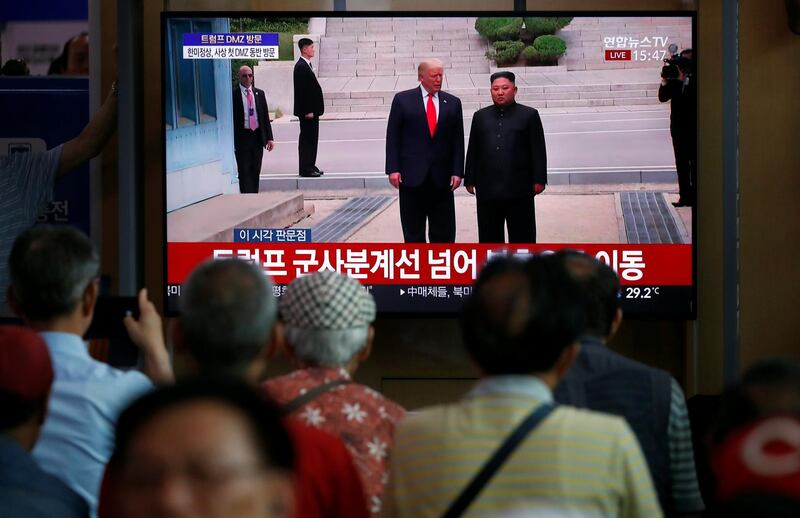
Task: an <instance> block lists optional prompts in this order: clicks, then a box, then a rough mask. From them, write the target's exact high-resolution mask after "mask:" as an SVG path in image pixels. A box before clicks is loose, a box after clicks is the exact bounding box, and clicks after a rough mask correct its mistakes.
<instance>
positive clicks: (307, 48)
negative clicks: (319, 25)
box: [297, 38, 316, 59]
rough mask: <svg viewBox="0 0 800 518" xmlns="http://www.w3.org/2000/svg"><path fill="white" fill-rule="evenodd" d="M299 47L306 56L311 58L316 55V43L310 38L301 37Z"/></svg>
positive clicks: (301, 53) (302, 54)
mask: <svg viewBox="0 0 800 518" xmlns="http://www.w3.org/2000/svg"><path fill="white" fill-rule="evenodd" d="M297 47H298V48H299V49H300V55H301V56H303V57H304V58H306V59H311V58H313V57H314V53H315V52H316V46H315V45H314V41H313V40H311V39H310V38H300V40H299V41H298V42H297Z"/></svg>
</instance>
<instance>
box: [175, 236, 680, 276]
mask: <svg viewBox="0 0 800 518" xmlns="http://www.w3.org/2000/svg"><path fill="white" fill-rule="evenodd" d="M560 249H573V250H580V251H583V252H585V253H587V254H589V255H592V256H594V257H596V258H597V259H598V260H600V261H602V262H604V263H606V264H608V265H609V266H611V268H613V269H614V270H615V271H616V272H617V273H618V275H619V276H620V282H621V284H622V285H623V286H691V284H692V246H691V245H674V244H663V245H628V244H605V245H604V244H574V243H570V244H532V245H487V244H460V243H455V244H380V243H307V244H302V243H167V254H168V256H167V283H168V284H172V285H179V284H182V283H183V281H184V280H185V279H186V278H187V277H188V275H189V274H190V273H191V271H192V270H193V269H194V268H195V267H196V266H197V265H198V264H200V263H202V262H204V261H207V260H209V259H216V260H221V259H242V260H246V261H251V262H253V263H254V264H256V265H258V266H259V267H261V268H263V269H264V273H266V274H268V275H270V276H271V277H272V279H273V281H274V282H275V283H276V284H288V283H289V282H291V281H292V280H293V279H294V278H296V277H300V276H303V275H309V274H312V273H315V272H317V271H322V270H331V271H337V272H340V273H343V274H345V275H348V276H350V277H353V278H355V279H357V280H359V281H360V282H361V283H362V284H365V285H379V284H407V285H426V284H429V285H464V286H466V285H470V284H472V282H473V281H474V280H475V278H476V277H477V275H478V272H479V271H480V268H481V267H482V265H483V264H484V263H485V262H486V261H487V260H489V259H491V258H492V257H495V256H499V255H516V256H521V257H525V256H530V255H534V254H541V253H548V252H552V251H555V250H560Z"/></svg>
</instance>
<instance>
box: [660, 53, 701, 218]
mask: <svg viewBox="0 0 800 518" xmlns="http://www.w3.org/2000/svg"><path fill="white" fill-rule="evenodd" d="M692 54H693V52H692V49H685V50H684V51H682V52H681V55H680V57H679V58H678V59H677V63H676V65H677V73H678V75H677V76H676V77H668V76H667V74H665V72H666V71H665V70H662V71H661V86H659V87H658V100H659V101H661V102H662V103H664V102H667V101H671V102H670V117H669V132H670V135H671V136H672V149H673V151H674V152H675V169H676V171H677V173H678V192H679V198H678V201H677V202H674V203H673V205H675V206H676V207H691V206H692V205H694V202H695V195H696V194H697V178H696V176H695V175H696V173H697V86H696V84H695V79H694V76H693V74H692V68H693V67H692ZM664 68H665V69H666V68H668V67H664Z"/></svg>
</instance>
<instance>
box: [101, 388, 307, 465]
mask: <svg viewBox="0 0 800 518" xmlns="http://www.w3.org/2000/svg"><path fill="white" fill-rule="evenodd" d="M202 400H211V401H216V402H219V403H222V404H224V405H225V406H227V407H229V408H231V409H233V410H236V411H238V412H239V413H240V414H241V415H242V416H243V417H244V418H245V419H246V420H247V422H248V424H249V425H250V428H251V430H252V432H253V437H254V438H255V440H256V447H257V448H258V452H259V454H260V456H261V460H262V461H263V464H264V466H268V467H276V468H284V469H292V466H293V459H294V449H293V446H292V441H291V439H290V437H289V434H288V432H287V431H286V429H285V428H284V426H283V424H282V421H281V417H280V414H279V412H278V410H277V409H276V408H275V407H274V406H273V405H272V403H270V402H269V401H268V400H266V399H264V398H263V397H261V396H260V395H259V394H258V393H257V392H256V391H255V389H253V388H252V387H250V386H249V385H247V384H245V383H244V382H243V381H239V380H236V379H233V378H203V379H200V378H197V379H192V380H188V381H182V382H179V383H177V384H175V385H169V386H164V387H162V388H159V389H157V390H154V391H153V392H149V393H148V394H146V395H144V396H142V397H141V398H139V399H137V400H136V401H134V402H133V403H132V404H131V405H130V406H129V407H128V408H127V409H126V410H125V411H124V412H122V414H121V415H120V417H119V420H118V421H117V426H116V445H115V447H114V454H113V459H114V462H113V464H114V465H115V466H116V467H119V466H120V465H121V463H124V462H125V461H126V456H127V455H128V449H129V448H130V445H131V442H132V441H133V439H134V437H135V436H136V434H137V433H138V432H139V430H141V428H142V427H143V426H144V425H146V424H147V423H149V422H150V421H152V420H153V419H155V418H157V417H158V416H160V415H162V414H164V413H166V412H169V411H171V410H174V409H175V408H176V407H180V406H181V405H185V404H188V403H194V402H197V401H202Z"/></svg>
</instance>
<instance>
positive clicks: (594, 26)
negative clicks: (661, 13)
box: [558, 17, 692, 70]
mask: <svg viewBox="0 0 800 518" xmlns="http://www.w3.org/2000/svg"><path fill="white" fill-rule="evenodd" d="M558 35H559V36H560V37H562V38H563V39H564V41H566V43H567V53H566V54H565V55H564V57H563V58H562V59H561V60H560V61H559V63H560V64H562V65H566V66H567V69H568V70H603V69H620V68H626V69H627V68H660V67H661V66H662V62H661V61H660V60H658V59H650V60H648V61H626V62H619V61H617V62H606V61H605V55H604V49H605V48H608V47H607V46H606V44H605V39H606V38H612V37H613V38H617V37H621V38H626V40H625V45H624V46H623V47H619V48H629V47H631V46H632V45H630V44H629V43H630V42H631V41H632V40H634V41H635V42H636V46H635V47H634V50H637V49H638V50H645V51H647V52H648V53H653V52H655V51H657V50H666V48H667V47H668V46H669V44H670V43H676V44H677V45H678V47H679V49H680V50H682V49H684V48H688V47H691V46H692V22H691V19H690V18H679V17H636V18H632V17H611V18H576V19H575V20H573V21H572V23H570V24H569V25H568V26H567V27H565V28H564V29H563V30H562V31H561V32H559V34H558ZM656 37H658V38H666V43H665V44H664V43H663V42H661V41H659V43H658V44H656V41H655V38H656ZM645 38H648V39H649V41H650V46H649V47H641V46H639V44H640V43H641V42H643V41H644V39H645ZM611 48H617V47H611Z"/></svg>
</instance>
